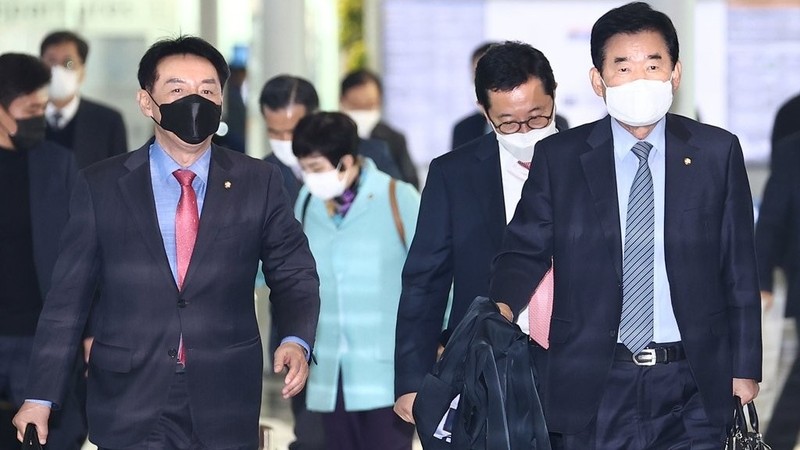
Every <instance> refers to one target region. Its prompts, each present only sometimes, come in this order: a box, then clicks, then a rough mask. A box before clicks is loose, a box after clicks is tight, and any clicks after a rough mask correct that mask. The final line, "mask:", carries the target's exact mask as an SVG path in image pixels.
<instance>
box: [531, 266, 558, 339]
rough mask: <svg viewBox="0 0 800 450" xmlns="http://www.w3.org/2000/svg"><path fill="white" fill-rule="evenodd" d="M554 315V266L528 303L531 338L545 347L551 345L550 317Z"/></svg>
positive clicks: (545, 275)
mask: <svg viewBox="0 0 800 450" xmlns="http://www.w3.org/2000/svg"><path fill="white" fill-rule="evenodd" d="M552 316H553V268H552V267H550V269H549V270H548V271H547V273H546V274H544V278H542V281H541V282H540V283H539V286H537V287H536V290H535V291H533V295H532V296H531V301H530V303H528V326H529V330H530V335H531V339H533V340H534V341H536V343H537V344H539V345H541V346H542V347H543V348H549V347H550V318H551V317H552Z"/></svg>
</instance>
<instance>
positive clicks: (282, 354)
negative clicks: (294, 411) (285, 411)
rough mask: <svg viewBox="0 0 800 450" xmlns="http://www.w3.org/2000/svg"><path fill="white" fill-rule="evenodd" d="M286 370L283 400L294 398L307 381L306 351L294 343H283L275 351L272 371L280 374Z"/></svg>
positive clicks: (282, 393)
mask: <svg viewBox="0 0 800 450" xmlns="http://www.w3.org/2000/svg"><path fill="white" fill-rule="evenodd" d="M284 367H285V368H287V369H289V370H288V373H287V374H286V378H284V380H283V383H284V386H283V390H282V391H281V395H283V398H290V397H294V396H295V395H297V394H299V393H300V391H302V390H303V386H305V385H306V380H307V379H308V361H306V350H305V349H304V348H303V346H302V345H300V344H298V343H296V342H284V343H283V344H281V345H280V346H279V347H278V349H277V350H275V359H274V361H273V362H272V369H273V370H274V371H275V373H281V372H282V371H283V369H284Z"/></svg>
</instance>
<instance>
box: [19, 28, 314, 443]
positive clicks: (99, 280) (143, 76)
mask: <svg viewBox="0 0 800 450" xmlns="http://www.w3.org/2000/svg"><path fill="white" fill-rule="evenodd" d="M227 78H228V66H227V64H226V63H225V59H224V58H223V57H222V55H221V54H220V53H219V52H218V51H217V50H216V49H215V48H214V47H212V46H211V45H210V44H209V43H207V42H206V41H204V40H202V39H199V38H196V37H191V36H180V37H177V38H174V39H165V40H162V41H158V42H156V43H155V44H153V45H152V46H151V47H150V48H149V49H148V50H147V51H146V52H145V54H144V56H143V57H142V59H141V61H140V63H139V71H138V79H139V85H140V87H141V90H140V91H139V92H138V97H137V99H138V103H139V108H140V110H141V112H142V114H144V115H145V116H146V117H148V118H150V119H152V121H153V122H154V123H155V124H156V127H155V137H154V138H153V139H151V140H150V141H149V142H147V143H146V144H145V145H144V146H142V147H141V148H140V149H138V150H136V151H134V152H131V153H128V154H126V155H121V156H119V157H115V158H110V159H107V160H105V161H102V162H100V163H98V164H95V165H93V166H92V167H90V168H87V169H85V170H83V171H81V172H79V174H78V178H77V180H76V182H75V188H74V189H73V194H72V200H71V203H70V216H69V221H68V222H67V225H66V228H65V231H64V233H63V237H62V239H61V249H60V252H59V256H58V260H57V262H56V265H55V268H54V271H53V278H52V279H53V282H52V286H51V289H50V290H49V292H48V295H47V299H46V301H45V302H44V305H45V306H44V309H43V310H42V314H41V316H40V318H39V325H38V327H37V330H36V338H35V342H34V346H33V353H32V356H31V364H30V372H29V377H28V384H27V388H26V390H25V398H26V401H25V403H24V404H23V406H22V408H21V409H20V411H19V412H18V413H17V415H16V416H15V418H14V425H15V426H16V428H17V430H18V432H17V436H18V438H22V433H23V432H24V430H25V428H26V426H27V424H29V423H33V424H35V425H36V426H37V428H38V433H39V440H40V442H45V441H46V440H47V436H48V417H49V416H50V410H51V407H53V406H58V405H60V404H61V402H62V398H63V392H64V387H65V385H66V381H67V377H68V376H69V373H70V368H71V360H70V355H71V354H74V352H75V349H76V348H77V346H78V345H79V340H80V336H81V332H82V331H83V328H84V325H85V323H86V320H87V316H88V315H89V314H90V313H91V314H94V316H95V320H96V326H95V328H94V332H95V333H94V338H95V339H94V344H93V345H92V349H91V354H90V357H89V376H88V401H87V413H88V417H89V439H90V440H91V441H92V442H93V443H95V444H97V445H98V446H99V447H101V448H117V449H119V448H158V449H162V448H164V449H167V448H169V449H172V448H192V449H200V448H211V449H218V448H225V449H242V450H244V449H253V448H256V447H257V445H258V421H259V411H260V406H261V385H262V377H263V361H262V352H261V348H262V347H261V339H260V336H259V334H258V326H257V324H256V315H255V305H254V303H253V285H254V283H255V274H256V270H257V268H258V263H259V261H261V262H262V263H263V272H264V275H265V278H266V279H267V280H268V284H269V287H270V289H271V297H270V300H271V302H272V304H273V305H274V306H275V309H276V310H277V316H278V317H279V319H280V320H279V322H278V323H279V326H280V329H279V332H280V335H281V337H282V338H283V340H282V343H281V345H280V346H279V347H278V349H277V350H276V351H275V356H274V363H273V367H274V368H275V372H276V373H278V372H281V371H282V370H284V369H288V373H287V375H286V378H285V386H284V388H283V391H282V394H283V396H284V397H285V398H289V397H291V396H293V395H296V394H297V393H298V392H299V391H300V390H301V389H302V388H303V386H304V384H305V380H306V377H307V374H308V362H307V360H308V357H309V355H310V352H311V346H312V345H313V343H314V336H315V334H316V328H317V317H318V314H319V281H318V277H317V273H316V270H315V265H314V259H313V257H312V256H311V253H310V251H309V249H308V243H307V240H306V238H305V235H304V234H303V231H302V229H301V228H300V225H299V224H298V223H297V221H296V220H295V219H294V215H293V214H292V210H291V205H289V203H288V201H287V199H286V195H285V194H284V192H283V188H282V186H281V184H280V178H281V177H280V174H279V172H278V170H277V168H275V167H274V166H272V165H271V164H268V163H265V162H263V161H259V160H256V159H253V158H250V157H248V156H246V155H243V154H241V153H238V152H235V151H232V150H227V149H224V148H221V147H218V146H216V145H213V144H211V137H212V135H213V134H214V132H215V131H216V130H217V128H218V127H219V122H220V116H221V104H222V90H223V87H224V86H225V81H226V80H227ZM96 286H99V291H100V296H99V298H98V299H97V300H96V301H94V302H92V297H93V293H94V292H95V287H96Z"/></svg>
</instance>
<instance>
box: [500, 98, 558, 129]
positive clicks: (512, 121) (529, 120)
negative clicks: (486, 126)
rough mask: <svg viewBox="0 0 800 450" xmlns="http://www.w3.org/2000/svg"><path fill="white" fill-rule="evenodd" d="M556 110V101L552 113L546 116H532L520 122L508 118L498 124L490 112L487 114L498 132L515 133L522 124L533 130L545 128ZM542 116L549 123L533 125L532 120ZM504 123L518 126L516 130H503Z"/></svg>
mask: <svg viewBox="0 0 800 450" xmlns="http://www.w3.org/2000/svg"><path fill="white" fill-rule="evenodd" d="M555 112H556V104H555V102H554V103H553V109H552V110H551V111H550V115H547V116H545V115H539V116H531V117H528V120H524V121H522V122H518V121H516V120H507V121H505V122H501V123H500V124H499V125H497V124H495V123H494V121H493V120H492V119H491V117H488V114H487V118H488V119H489V122H490V123H491V124H492V126H493V127H494V129H495V130H496V131H497V132H499V133H500V134H514V133H516V132H518V131H519V130H521V129H522V125H525V126H527V127H528V128H529V129H531V130H541V129H543V128H546V127H547V126H548V125H550V121H551V120H553V116H554V115H555ZM542 118H544V119H547V123H545V124H544V125H542V126H540V127H535V126H531V121H533V120H538V119H542ZM504 125H516V126H517V127H516V128H515V129H514V131H505V130H503V126H504Z"/></svg>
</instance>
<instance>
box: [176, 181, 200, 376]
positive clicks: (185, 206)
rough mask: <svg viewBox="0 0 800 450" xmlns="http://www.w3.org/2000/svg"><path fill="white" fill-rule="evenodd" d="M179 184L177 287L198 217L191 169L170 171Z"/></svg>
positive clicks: (186, 264) (180, 351)
mask: <svg viewBox="0 0 800 450" xmlns="http://www.w3.org/2000/svg"><path fill="white" fill-rule="evenodd" d="M172 175H174V176H175V178H177V179H178V183H180V185H181V198H180V199H179V200H178V209H177V211H176V212H175V247H176V250H177V252H176V253H177V261H176V264H177V267H176V269H177V273H178V289H179V290H182V289H183V280H184V278H185V277H186V270H187V269H188V268H189V261H190V260H191V259H192V251H193V250H194V243H195V241H196V240H197V226H198V224H199V223H200V217H199V216H198V214H197V196H196V195H195V193H194V188H192V180H194V178H195V176H197V175H196V174H195V173H194V172H192V171H191V170H184V169H178V170H176V171H175V172H172ZM178 363H179V364H181V365H184V364H185V363H186V352H185V350H184V348H183V335H181V341H180V344H179V345H178Z"/></svg>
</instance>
